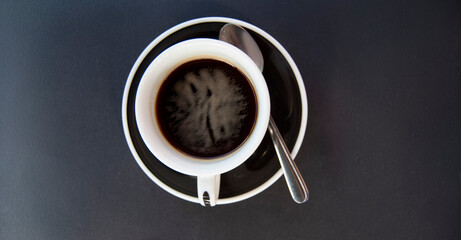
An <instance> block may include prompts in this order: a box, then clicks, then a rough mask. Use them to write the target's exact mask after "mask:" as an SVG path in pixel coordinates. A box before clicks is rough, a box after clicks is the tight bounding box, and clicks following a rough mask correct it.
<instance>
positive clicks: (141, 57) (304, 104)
mask: <svg viewBox="0 0 461 240" xmlns="http://www.w3.org/2000/svg"><path fill="white" fill-rule="evenodd" d="M207 22H222V23H233V24H236V25H240V26H243V27H245V28H247V29H250V30H252V31H254V32H256V33H258V34H259V35H260V36H262V37H264V38H265V39H266V40H268V41H269V42H270V43H271V44H272V45H273V46H274V47H276V48H277V49H278V50H279V51H280V53H281V54H282V55H283V57H284V58H285V59H286V61H287V62H288V64H289V65H290V67H291V69H292V71H293V74H294V75H295V77H296V80H297V83H298V89H299V94H300V97H301V108H302V112H301V124H300V128H299V130H298V137H297V138H296V142H295V145H294V146H293V149H292V150H291V155H292V157H293V159H295V158H296V155H297V154H298V152H299V149H300V147H301V144H302V142H303V140H304V135H305V132H306V128H307V118H308V101H307V93H306V89H305V86H304V81H303V79H302V77H301V73H300V72H299V70H298V67H297V66H296V64H295V62H294V60H293V59H292V58H291V56H290V54H289V53H288V52H287V51H286V50H285V48H284V47H283V46H282V45H281V44H280V43H279V42H278V41H277V40H275V38H273V37H272V36H271V35H269V34H268V33H266V32H265V31H263V30H262V29H260V28H258V27H256V26H254V25H252V24H250V23H248V22H245V21H242V20H238V19H234V18H228V17H202V18H196V19H191V20H188V21H185V22H182V23H180V24H177V25H175V26H173V27H171V28H169V29H167V30H166V31H164V32H163V33H162V34H160V35H159V36H158V37H156V38H155V39H154V40H153V41H152V42H151V43H150V44H149V45H148V46H147V47H146V48H145V49H144V50H143V51H142V53H141V54H140V55H139V57H138V58H137V59H136V62H135V63H134V65H133V67H132V68H131V70H130V73H129V75H128V78H127V82H126V84H125V88H124V93H123V99H122V123H123V130H124V133H125V139H126V141H127V144H128V146H129V148H130V151H131V153H132V155H133V157H134V158H135V160H136V162H137V163H138V165H139V166H140V167H141V169H142V170H143V172H144V173H145V174H146V175H147V176H148V177H149V178H150V179H151V180H152V181H153V182H155V183H156V184H157V185H158V186H160V187H161V188H163V189H164V190H166V191H167V192H169V193H170V194H172V195H174V196H176V197H179V198H181V199H184V200H187V201H190V202H194V203H199V199H198V197H193V196H190V195H187V194H185V193H182V192H179V191H177V190H175V189H173V188H171V187H170V186H168V185H167V184H165V183H163V182H162V181H160V180H159V179H158V178H157V177H156V176H155V175H154V174H153V173H152V172H150V171H149V169H148V168H147V167H146V165H145V164H144V162H143V161H142V159H141V158H140V156H139V155H138V153H137V151H136V148H135V146H134V144H133V141H132V139H131V133H130V129H129V127H128V119H127V104H128V95H129V90H130V88H131V84H132V81H133V78H134V75H135V73H136V71H137V70H138V67H139V66H140V64H141V62H142V61H143V60H144V58H145V57H146V56H147V55H148V54H149V52H150V51H151V50H152V49H153V48H154V47H155V46H156V45H157V44H159V43H160V42H161V41H163V40H164V39H165V38H166V37H167V36H169V35H171V34H172V33H174V32H176V31H178V30H180V29H183V28H186V27H189V26H193V25H196V24H200V23H207ZM282 174H283V172H282V169H279V170H278V171H277V172H276V173H275V174H274V175H273V176H272V177H271V178H269V179H268V180H267V181H266V182H264V183H263V184H261V185H259V186H258V187H256V188H254V189H252V190H250V191H248V192H246V193H243V194H240V195H237V196H233V197H229V198H221V199H218V200H217V204H230V203H235V202H239V201H243V200H246V199H248V198H251V197H253V196H255V195H257V194H259V193H261V192H263V191H264V190H266V189H267V188H268V187H270V186H271V185H272V184H274V183H275V182H276V181H277V180H278V179H279V178H280V177H281V176H282Z"/></svg>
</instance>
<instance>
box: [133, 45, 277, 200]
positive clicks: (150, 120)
mask: <svg viewBox="0 0 461 240" xmlns="http://www.w3.org/2000/svg"><path fill="white" fill-rule="evenodd" d="M199 59H216V60H220V61H223V62H226V63H228V64H229V65H231V66H233V67H235V68H237V69H238V70H239V71H240V72H241V73H243V74H244V75H245V76H246V78H247V79H248V80H249V82H250V84H251V86H252V87H253V90H254V93H255V95H256V119H255V122H254V126H253V129H252V131H251V132H250V134H249V135H248V137H247V138H246V140H245V141H244V142H243V143H242V144H241V145H240V146H239V147H238V148H237V149H235V150H233V151H231V152H230V153H228V154H225V155H223V156H219V157H216V158H207V159H203V158H200V157H194V156H191V155H188V154H184V153H183V152H181V151H179V150H177V148H175V147H174V146H173V145H171V144H170V142H169V141H168V140H167V139H166V138H165V136H164V135H163V134H162V132H161V129H160V127H159V124H158V122H157V116H156V111H155V103H156V99H157V94H158V92H159V89H160V86H161V85H162V83H163V82H164V81H165V80H166V78H167V77H168V75H169V74H170V73H172V72H173V70H175V69H176V68H177V67H179V66H180V65H182V64H184V63H186V62H189V61H193V60H199ZM135 116H136V124H137V126H138V129H139V132H140V134H141V137H142V139H143V141H144V142H145V144H146V146H147V147H148V148H149V150H150V151H151V152H152V154H153V155H154V156H155V157H156V158H157V159H158V160H160V161H161V162H162V163H163V164H165V165H166V166H168V167H169V168H171V169H173V170H175V171H178V172H180V173H183V174H187V175H191V176H197V193H198V198H199V200H200V203H201V204H202V205H204V206H205V205H210V206H214V205H215V204H216V200H217V199H218V196H219V185H220V174H222V173H225V172H228V171H230V170H232V169H234V168H236V167H237V166H239V165H240V164H242V163H243V162H244V161H246V160H247V159H248V158H249V157H250V156H251V155H252V154H253V153H254V152H255V151H256V149H257V148H258V146H259V145H260V143H261V141H262V139H263V138H264V135H265V134H266V130H267V126H268V122H269V116H270V98H269V91H268V89H267V85H266V82H265V80H264V77H263V75H262V73H261V72H260V70H259V69H258V67H257V66H256V64H255V63H254V62H253V61H252V60H251V59H250V57H248V56H247V55H246V54H245V53H244V52H242V51H241V50H240V49H238V48H236V47H234V46H232V45H230V44H228V43H225V42H223V41H219V40H216V39H206V38H197V39H191V40H187V41H183V42H180V43H177V44H175V45H173V46H171V47H169V48H168V49H166V50H165V51H163V52H162V53H161V54H159V55H158V56H157V57H156V58H155V59H154V60H153V61H152V63H151V64H150V65H149V67H148V68H147V69H146V71H145V72H144V75H143V76H142V78H141V81H140V83H139V87H138V91H137V93H136V100H135ZM206 195H208V197H209V199H207V198H206ZM204 196H205V198H204Z"/></svg>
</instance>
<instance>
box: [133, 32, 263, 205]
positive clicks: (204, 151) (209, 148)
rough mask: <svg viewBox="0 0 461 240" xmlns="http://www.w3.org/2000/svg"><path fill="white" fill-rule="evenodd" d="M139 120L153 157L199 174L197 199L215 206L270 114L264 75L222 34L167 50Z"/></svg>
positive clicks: (147, 85) (146, 87)
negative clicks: (224, 182) (222, 186)
mask: <svg viewBox="0 0 461 240" xmlns="http://www.w3.org/2000/svg"><path fill="white" fill-rule="evenodd" d="M135 116H136V124H137V126H138V129H139V133H140V135H141V137H142V140H143V141H144V143H145V144H146V146H147V147H148V149H149V150H150V151H151V152H152V154H153V155H154V156H155V157H156V158H157V159H158V160H159V161H160V162H162V163H163V164H165V165H166V166H167V167H169V168H171V169H173V170H175V171H177V172H180V173H183V174H187V175H190V176H196V177H197V197H198V198H197V199H198V202H200V204H202V205H210V206H214V205H215V204H216V202H217V199H218V196H219V187H220V179H221V174H222V173H225V172H228V171H230V170H232V169H234V168H236V167H237V166H239V165H240V164H242V163H243V162H244V161H245V160H247V159H248V158H249V157H250V156H251V155H252V154H253V153H254V151H255V150H256V149H257V148H258V146H259V144H260V143H261V142H262V140H263V138H264V135H265V134H266V130H267V126H268V124H269V118H270V98H269V91H268V89H267V85H266V82H265V80H264V77H263V75H262V73H261V71H259V68H258V67H257V66H256V64H255V63H254V62H253V60H251V58H250V57H249V56H248V55H246V54H245V53H244V52H242V51H241V50H240V49H238V48H236V47H235V46H232V45H230V44H229V43H226V42H223V41H219V40H216V39H206V38H202V39H190V40H186V41H183V42H179V43H177V44H175V45H173V46H170V47H169V48H167V49H166V50H164V51H163V52H162V53H160V54H159V55H158V56H157V57H156V58H155V59H154V60H153V61H152V62H151V63H150V65H149V67H148V68H147V69H146V71H145V72H144V74H143V76H142V78H141V81H140V83H139V86H138V89H137V92H136V99H135Z"/></svg>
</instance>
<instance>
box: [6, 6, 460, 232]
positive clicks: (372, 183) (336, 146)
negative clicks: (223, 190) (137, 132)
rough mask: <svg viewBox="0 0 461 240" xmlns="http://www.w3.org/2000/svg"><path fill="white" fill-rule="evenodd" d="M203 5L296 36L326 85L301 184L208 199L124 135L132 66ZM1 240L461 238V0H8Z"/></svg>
mask: <svg viewBox="0 0 461 240" xmlns="http://www.w3.org/2000/svg"><path fill="white" fill-rule="evenodd" d="M203 16H227V17H233V18H238V19H241V20H245V21H248V22H250V23H252V24H255V25H256V26H259V27H260V28H262V29H264V30H266V31H267V32H268V33H269V34H271V35H272V36H274V37H275V38H276V39H278V40H279V41H280V43H282V44H283V45H284V46H285V48H286V49H287V50H288V52H289V53H290V54H291V55H292V57H293V59H294V60H295V61H296V63H297V64H298V67H299V69H300V71H301V74H302V75H303V78H304V82H305V84H306V88H307V92H308V98H309V123H308V129H307V132H306V138H305V141H304V143H303V145H302V148H301V150H300V153H299V155H298V158H297V162H298V165H299V169H300V171H301V173H302V174H303V175H304V177H305V179H306V182H307V184H308V187H309V189H310V192H311V198H310V200H309V202H308V203H306V204H303V205H297V204H295V203H294V202H293V201H292V200H291V198H290V195H289V193H288V190H287V187H286V185H285V183H284V181H283V180H282V179H281V180H279V181H277V182H276V183H275V184H274V185H273V186H272V187H270V188H269V189H267V190H266V191H265V192H263V193H261V194H259V195H257V196H255V197H253V198H251V199H249V200H246V201H243V202H239V203H236V204H232V205H225V206H217V207H215V208H203V207H201V206H199V205H197V204H192V203H189V202H186V201H183V200H180V199H177V198H175V197H174V196H172V195H170V194H169V193H167V192H165V191H163V190H162V189H161V188H160V187H158V186H157V185H155V184H154V183H153V182H152V181H150V179H149V178H148V177H147V176H145V175H144V173H143V172H142V171H141V169H140V168H139V167H138V165H137V164H136V162H135V160H134V158H133V157H132V155H131V153H130V151H129V149H128V146H127V144H126V142H125V138H124V135H123V131H122V123H121V100H122V93H123V88H124V85H125V81H126V78H127V76H128V73H129V71H130V69H131V67H132V65H133V64H134V62H135V60H136V58H137V57H138V55H139V54H140V53H141V52H142V50H143V49H144V48H145V47H146V46H147V45H148V44H149V43H150V42H151V41H152V40H153V39H154V38H155V37H156V36H157V35H158V34H160V33H161V32H163V31H165V30H166V29H168V28H170V27H172V26H173V25H176V24H178V23H180V22H183V21H186V20H189V19H192V18H196V17H203ZM0 80H1V84H0V112H1V116H0V139H1V142H0V144H1V145H0V239H461V161H460V157H461V141H460V137H461V126H460V122H461V111H460V108H461V94H460V90H461V8H460V4H459V2H456V1H404V2H402V1H365V0H364V1H340V0H338V1H325V0H315V1H311V0H307V1H272V0H271V1H258V2H256V1H248V0H232V1H206V0H202V1H194V0H190V1H113V0H112V1H74V2H66V3H64V1H1V2H0Z"/></svg>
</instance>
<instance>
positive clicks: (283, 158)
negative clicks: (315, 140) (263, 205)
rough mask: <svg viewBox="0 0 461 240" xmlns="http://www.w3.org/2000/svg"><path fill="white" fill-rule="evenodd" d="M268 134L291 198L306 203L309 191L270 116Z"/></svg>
mask: <svg viewBox="0 0 461 240" xmlns="http://www.w3.org/2000/svg"><path fill="white" fill-rule="evenodd" d="M269 133H270V135H271V137H272V141H273V142H274V147H275V152H276V153H277V156H278V157H279V160H280V165H281V166H282V170H283V175H284V176H285V180H286V182H287V185H288V188H289V190H290V193H291V197H292V198H293V200H295V202H297V203H304V202H306V201H307V199H309V191H308V190H307V187H306V183H305V182H304V180H303V178H302V176H301V173H299V170H298V167H296V164H295V162H294V160H293V158H292V157H291V154H290V151H289V150H288V148H287V146H286V145H285V142H284V141H283V138H282V135H281V134H280V132H279V130H278V128H277V125H275V122H274V119H272V116H270V119H269Z"/></svg>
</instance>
